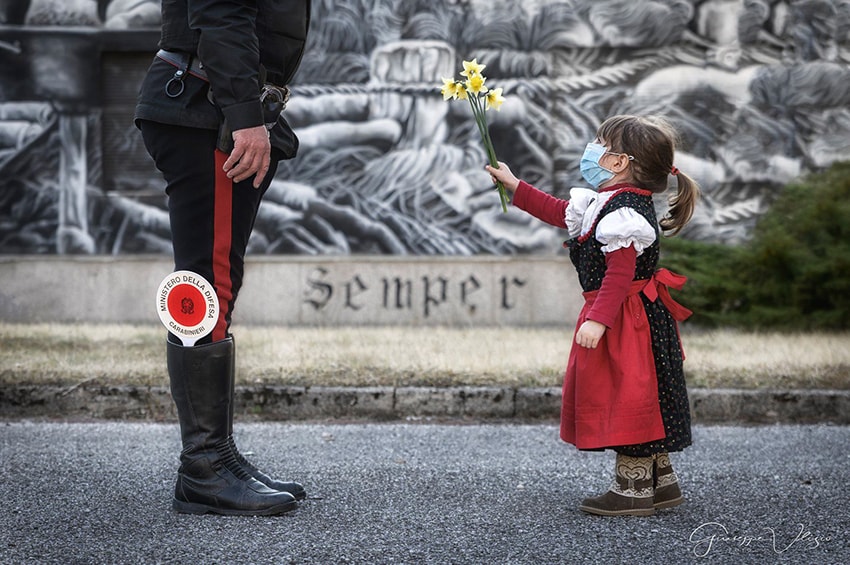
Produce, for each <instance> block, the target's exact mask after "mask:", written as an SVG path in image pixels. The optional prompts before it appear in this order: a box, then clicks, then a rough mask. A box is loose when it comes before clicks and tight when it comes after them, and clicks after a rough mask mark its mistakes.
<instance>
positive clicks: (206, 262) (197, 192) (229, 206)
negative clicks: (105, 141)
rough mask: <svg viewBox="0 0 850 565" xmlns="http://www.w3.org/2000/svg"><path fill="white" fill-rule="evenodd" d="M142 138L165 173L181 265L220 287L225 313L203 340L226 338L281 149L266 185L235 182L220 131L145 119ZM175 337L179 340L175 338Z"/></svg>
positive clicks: (177, 265) (141, 122) (221, 311)
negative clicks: (250, 240)
mask: <svg viewBox="0 0 850 565" xmlns="http://www.w3.org/2000/svg"><path fill="white" fill-rule="evenodd" d="M139 127H140V128H141V131H142V139H143V140H144V143H145V147H146V148H147V150H148V153H149V154H150V155H151V157H153V160H154V162H155V163H156V167H157V168H158V169H159V170H160V171H161V172H162V175H163V177H164V178H165V182H166V188H165V191H166V194H167V195H168V214H169V218H170V223H171V239H172V246H173V249H174V268H175V270H177V271H179V270H187V271H193V272H195V273H198V274H199V275H201V276H203V277H204V278H206V279H207V280H208V281H210V282H211V283H212V284H213V286H214V287H215V292H216V295H217V296H218V301H219V318H218V322H217V323H216V325H215V327H214V328H213V331H212V333H211V334H210V335H208V336H206V337H204V338H203V339H202V340H200V341H198V344H199V345H200V344H203V343H211V342H215V341H220V340H222V339H225V338H226V337H228V335H229V331H228V330H229V328H230V321H231V316H232V313H233V307H234V305H235V302H236V297H237V295H238V294H239V290H240V288H241V287H242V278H243V275H244V272H245V250H246V248H247V246H248V238H249V237H250V235H251V230H252V229H253V227H254V220H255V219H256V217H257V210H258V209H259V206H260V201H261V199H262V197H263V194H264V193H265V191H266V189H267V188H268V186H269V183H270V182H271V179H272V178H273V177H274V174H275V171H276V170H277V162H278V160H277V159H276V155H275V154H276V153H277V151H276V150H275V149H272V159H271V165H270V168H269V172H268V174H267V175H266V179H265V180H264V181H263V184H262V185H261V186H260V188H254V186H253V181H254V178H253V177H251V178H249V179H247V180H244V181H242V182H240V183H234V182H233V181H232V180H231V179H229V178H227V176H226V174H225V173H224V171H223V170H222V166H223V165H224V162H225V161H226V160H227V157H228V155H227V154H226V153H223V152H221V151H219V150H218V149H216V137H217V132H216V131H215V130H209V129H201V128H191V127H184V126H175V125H169V124H162V123H158V122H153V121H149V120H139ZM171 339H174V338H173V337H172V338H171Z"/></svg>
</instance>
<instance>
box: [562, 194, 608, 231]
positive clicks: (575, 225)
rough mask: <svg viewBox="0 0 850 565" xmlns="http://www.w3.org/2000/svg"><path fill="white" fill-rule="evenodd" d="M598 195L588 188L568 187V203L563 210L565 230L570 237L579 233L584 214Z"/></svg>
mask: <svg viewBox="0 0 850 565" xmlns="http://www.w3.org/2000/svg"><path fill="white" fill-rule="evenodd" d="M598 196H599V194H598V193H597V192H596V191H595V190H590V189H589V188H571V189H570V203H569V204H568V205H567V209H566V211H565V212H564V223H565V224H566V225H567V231H568V232H569V234H570V237H571V238H572V237H578V236H579V235H581V227H582V223H583V221H584V214H585V212H587V209H588V207H590V205H591V204H593V202H595V201H596V198H597V197H598Z"/></svg>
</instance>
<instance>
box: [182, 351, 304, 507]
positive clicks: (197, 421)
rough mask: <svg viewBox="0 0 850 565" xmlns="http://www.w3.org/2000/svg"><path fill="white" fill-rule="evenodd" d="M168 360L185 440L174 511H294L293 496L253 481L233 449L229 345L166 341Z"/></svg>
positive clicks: (231, 358) (231, 354)
mask: <svg viewBox="0 0 850 565" xmlns="http://www.w3.org/2000/svg"><path fill="white" fill-rule="evenodd" d="M167 360H168V375H169V378H170V381H171V396H172V398H173V399H174V404H175V405H176V407H177V417H178V420H179V421H180V437H181V439H182V442H183V451H182V452H181V454H180V469H179V471H178V472H177V484H176V485H175V487H174V500H173V507H174V509H175V510H177V511H178V512H185V513H189V514H205V513H207V512H211V513H214V514H229V515H246V516H256V515H261V516H268V515H273V514H281V513H284V512H288V511H290V510H294V509H295V508H296V507H297V506H298V502H297V501H296V500H295V497H294V496H292V495H291V494H289V493H288V492H282V491H277V490H274V489H271V488H269V487H267V486H266V485H264V484H263V483H261V482H259V481H257V480H256V479H254V478H253V477H252V476H251V475H250V474H249V473H248V472H247V471H246V470H245V469H244V468H243V467H242V465H241V464H240V463H239V461H238V460H237V459H236V454H235V453H234V450H233V449H232V447H231V445H232V442H231V440H230V430H231V425H232V423H231V418H232V415H233V412H232V409H231V403H232V396H231V395H232V386H233V385H232V384H231V379H232V377H231V375H232V367H233V341H232V340H231V339H230V338H228V339H225V340H222V341H218V342H215V343H211V344H208V345H199V346H194V347H184V346H182V345H178V344H175V343H172V342H171V341H168V350H167Z"/></svg>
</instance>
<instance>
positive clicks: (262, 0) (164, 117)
mask: <svg viewBox="0 0 850 565" xmlns="http://www.w3.org/2000/svg"><path fill="white" fill-rule="evenodd" d="M309 24H310V0H162V35H161V37H160V41H159V47H160V48H161V49H165V50H167V51H172V52H178V53H185V54H190V55H192V56H193V58H194V59H195V60H199V61H200V62H201V63H202V65H203V70H204V71H205V72H206V75H207V77H208V79H209V82H206V81H204V80H202V79H200V78H198V77H197V76H194V75H192V74H188V76H186V77H185V78H184V80H183V82H184V86H185V89H184V91H183V92H182V93H181V94H180V95H179V96H175V97H169V96H167V95H166V92H165V87H166V84H167V83H168V81H169V80H170V79H171V78H172V77H174V74H175V71H176V70H177V69H176V68H175V67H174V66H173V65H172V64H170V63H167V62H165V61H163V60H161V59H159V58H155V59H154V61H153V63H152V64H151V67H150V69H149V70H148V74H147V76H146V77H145V79H144V81H143V83H142V86H141V90H140V92H139V99H138V104H137V106H136V119H137V120H139V119H143V120H151V121H155V122H161V123H166V124H173V125H182V126H187V127H198V128H206V129H218V127H219V125H220V124H221V121H222V117H224V118H226V119H227V122H228V126H229V128H230V130H237V129H243V128H248V127H255V126H258V125H261V124H263V123H264V120H263V113H262V108H261V106H260V86H261V84H260V68H261V67H260V66H261V65H262V67H263V68H264V69H265V73H266V76H265V81H266V82H269V83H272V84H276V85H279V86H285V85H287V84H288V83H289V81H290V80H291V79H292V77H293V75H294V74H295V71H296V70H297V69H298V65H299V64H300V62H301V57H302V55H303V53H304V47H305V42H306V38H307V30H308V28H309ZM210 89H211V90H212V97H210V96H209V90H210ZM211 100H214V102H215V103H213V102H211ZM275 130H278V131H275ZM284 130H286V131H284ZM270 133H271V138H272V145H273V146H275V147H277V148H278V149H281V150H283V151H284V153H286V154H287V156H290V157H291V156H293V155H294V150H295V147H281V145H291V144H292V141H293V140H294V135H293V134H292V131H291V129H290V128H289V125H288V124H286V121H285V119H284V118H283V116H281V118H280V119H279V121H278V124H277V125H276V126H275V127H274V128H272V130H271V132H270ZM290 136H291V138H292V139H287V138H288V137H290ZM295 143H296V146H297V140H295ZM289 153H292V154H291V155H289Z"/></svg>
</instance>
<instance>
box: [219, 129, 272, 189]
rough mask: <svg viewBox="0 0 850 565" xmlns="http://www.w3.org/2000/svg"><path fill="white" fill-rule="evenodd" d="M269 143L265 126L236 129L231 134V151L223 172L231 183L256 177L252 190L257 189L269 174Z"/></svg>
mask: <svg viewBox="0 0 850 565" xmlns="http://www.w3.org/2000/svg"><path fill="white" fill-rule="evenodd" d="M271 147H272V146H271V143H270V142H269V130H267V129H266V126H257V127H253V128H245V129H238V130H236V131H234V132H233V151H231V152H230V157H228V159H227V161H225V162H224V172H225V173H227V177H228V178H230V179H233V182H242V181H243V180H245V179H248V178H251V176H252V175H256V178H255V179H254V188H259V187H260V185H261V184H263V179H265V178H266V173H268V172H269V163H270V162H271Z"/></svg>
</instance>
